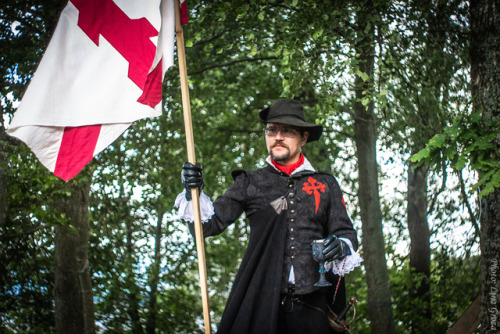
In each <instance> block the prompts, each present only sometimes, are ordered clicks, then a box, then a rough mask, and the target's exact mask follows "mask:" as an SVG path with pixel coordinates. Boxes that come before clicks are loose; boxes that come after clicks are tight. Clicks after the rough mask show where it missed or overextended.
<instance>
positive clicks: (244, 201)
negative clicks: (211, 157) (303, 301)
mask: <svg viewBox="0 0 500 334" xmlns="http://www.w3.org/2000/svg"><path fill="white" fill-rule="evenodd" d="M309 166H310V164H309ZM233 177H234V179H235V181H234V183H233V185H231V186H230V187H229V188H228V190H227V191H226V192H225V193H224V194H223V195H222V196H220V197H218V198H217V200H216V201H215V202H214V212H215V213H214V215H213V216H212V217H211V219H210V220H209V221H208V222H206V223H204V224H203V233H204V236H211V235H217V234H220V233H222V232H223V231H224V230H225V229H226V228H227V227H228V226H229V225H230V224H232V223H233V222H234V221H235V220H236V219H238V217H239V216H240V215H241V214H242V213H243V212H245V213H246V215H247V217H248V218H249V220H250V227H251V229H252V225H253V224H262V223H265V224H267V223H269V224H276V223H277V222H278V221H279V222H280V224H285V225H286V227H285V226H283V231H285V230H286V232H284V234H285V235H286V241H285V247H284V258H283V261H282V262H281V261H280V263H282V265H283V268H282V269H281V270H282V274H281V284H280V285H281V292H282V293H283V292H286V287H287V282H288V280H289V273H290V271H291V268H292V266H293V273H294V276H295V277H294V279H295V292H296V293H297V294H307V293H310V292H313V291H315V290H317V289H318V288H316V287H314V283H315V282H317V280H318V278H319V274H318V263H317V262H316V261H314V260H313V258H312V251H311V243H312V241H313V240H316V239H322V238H324V237H326V236H327V235H329V234H335V235H336V236H337V237H339V238H344V239H347V240H349V241H350V243H351V245H350V246H352V248H353V249H354V250H356V249H357V247H358V242H357V237H356V231H355V230H354V228H353V226H352V222H351V220H350V218H349V216H348V214H347V212H346V209H345V206H344V202H343V198H342V193H341V190H340V188H339V185H338V183H337V181H336V179H335V178H334V177H333V176H332V175H331V174H329V173H323V172H315V171H312V170H307V169H306V170H302V171H299V172H295V173H294V174H292V175H291V176H288V175H287V174H285V173H282V172H279V171H277V170H276V169H275V168H274V167H272V166H267V167H264V168H262V169H258V170H256V171H252V172H245V171H241V170H239V171H234V172H233ZM270 205H271V206H272V207H273V208H274V210H271V211H269V212H271V215H267V216H266V217H265V218H262V215H258V213H259V212H262V210H265V209H267V208H268V207H269V206H270ZM281 213H283V217H284V219H281V220H276V219H275V217H273V215H275V216H278V215H280V214H281ZM255 217H259V218H258V220H259V221H258V222H257V221H255ZM262 219H265V220H266V221H262ZM267 221H268V222H267ZM259 231H261V229H259ZM262 237H264V236H259V235H255V233H254V234H253V235H252V232H251V236H250V238H251V239H252V238H254V239H258V238H262ZM249 247H250V246H249ZM250 251H251V250H250ZM355 255H356V256H358V255H357V254H355ZM358 258H359V256H358ZM357 265H359V263H357V264H356V266H357ZM268 269H271V268H268ZM276 269H278V268H276ZM278 270H279V269H278Z"/></svg>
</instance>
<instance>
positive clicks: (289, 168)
mask: <svg viewBox="0 0 500 334" xmlns="http://www.w3.org/2000/svg"><path fill="white" fill-rule="evenodd" d="M271 162H272V163H273V166H274V167H276V169H277V170H279V171H280V172H283V173H286V174H288V175H292V173H293V171H294V170H296V169H297V168H298V167H299V166H302V164H303V163H304V155H303V154H302V153H300V158H299V161H297V162H296V163H294V164H291V165H288V166H282V165H280V164H278V163H277V162H276V161H274V160H273V158H271Z"/></svg>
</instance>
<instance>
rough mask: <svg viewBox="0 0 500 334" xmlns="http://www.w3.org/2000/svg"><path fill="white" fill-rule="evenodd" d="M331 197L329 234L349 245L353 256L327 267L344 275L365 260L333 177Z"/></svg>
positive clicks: (329, 263)
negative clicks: (360, 254)
mask: <svg viewBox="0 0 500 334" xmlns="http://www.w3.org/2000/svg"><path fill="white" fill-rule="evenodd" d="M330 189H331V197H330V207H329V217H328V233H329V234H334V235H336V236H337V237H338V238H339V239H342V240H343V241H345V242H346V243H347V245H348V246H349V249H350V250H351V255H348V256H346V257H345V258H344V259H343V260H342V261H338V260H336V261H332V262H327V263H326V264H325V267H326V269H327V270H330V269H331V270H332V271H333V273H334V274H337V275H342V276H343V275H344V274H347V273H349V272H350V271H352V270H353V269H354V268H356V267H358V266H359V265H360V264H361V262H362V261H363V259H362V258H361V257H360V256H359V254H358V253H357V249H358V238H357V233H356V230H354V227H353V225H352V221H351V218H349V214H348V213H347V210H346V207H345V202H344V198H343V196H342V191H341V190H340V187H339V184H338V182H337V180H336V179H335V177H333V176H332V182H331V183H330Z"/></svg>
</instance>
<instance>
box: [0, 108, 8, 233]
mask: <svg viewBox="0 0 500 334" xmlns="http://www.w3.org/2000/svg"><path fill="white" fill-rule="evenodd" d="M0 112H3V108H0ZM0 121H1V122H0V228H2V227H3V226H4V225H5V223H6V219H7V207H8V199H9V197H8V196H7V170H8V168H7V152H6V151H5V147H6V145H7V138H6V136H7V135H6V134H5V128H4V127H3V115H2V114H0Z"/></svg>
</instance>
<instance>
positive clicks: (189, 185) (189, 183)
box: [181, 162, 203, 201]
mask: <svg viewBox="0 0 500 334" xmlns="http://www.w3.org/2000/svg"><path fill="white" fill-rule="evenodd" d="M202 169H203V167H202V166H201V165H200V164H198V163H197V164H196V165H193V164H192V163H190V162H186V163H184V165H183V166H182V173H181V179H182V184H183V185H184V187H185V188H186V199H187V200H188V201H190V200H191V189H194V188H198V189H200V190H201V189H203V175H202Z"/></svg>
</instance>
